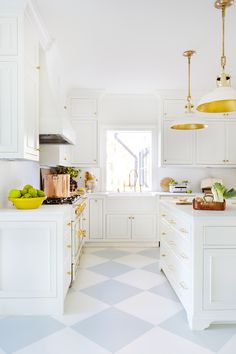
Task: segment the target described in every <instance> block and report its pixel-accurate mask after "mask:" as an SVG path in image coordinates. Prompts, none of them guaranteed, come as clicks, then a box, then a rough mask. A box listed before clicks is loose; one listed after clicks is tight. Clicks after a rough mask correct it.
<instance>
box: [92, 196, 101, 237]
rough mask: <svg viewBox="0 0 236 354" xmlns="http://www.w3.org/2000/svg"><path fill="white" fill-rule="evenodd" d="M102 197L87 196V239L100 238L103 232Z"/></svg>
mask: <svg viewBox="0 0 236 354" xmlns="http://www.w3.org/2000/svg"><path fill="white" fill-rule="evenodd" d="M103 204H104V200H103V198H96V197H95V198H89V239H90V240H101V239H103V238H104V234H103V218H104V214H103V211H104V210H103V209H104V206H103Z"/></svg>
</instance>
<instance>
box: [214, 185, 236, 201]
mask: <svg viewBox="0 0 236 354" xmlns="http://www.w3.org/2000/svg"><path fill="white" fill-rule="evenodd" d="M211 191H212V194H213V197H214V201H215V202H223V201H224V199H230V198H233V197H236V190H235V189H233V188H231V189H227V188H226V187H225V186H223V184H221V183H219V182H216V183H214V184H213V186H212V188H211Z"/></svg>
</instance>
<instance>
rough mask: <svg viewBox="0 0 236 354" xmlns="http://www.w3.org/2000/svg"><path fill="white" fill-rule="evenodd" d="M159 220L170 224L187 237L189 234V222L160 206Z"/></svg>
mask: <svg viewBox="0 0 236 354" xmlns="http://www.w3.org/2000/svg"><path fill="white" fill-rule="evenodd" d="M161 220H163V221H164V222H166V223H167V224H168V225H170V226H171V227H172V228H173V229H175V230H176V231H177V232H179V233H180V234H181V235H183V236H184V237H186V239H189V236H190V231H191V230H190V225H189V222H188V221H187V220H186V221H185V219H180V218H177V217H176V216H175V215H173V214H172V213H171V212H170V211H169V210H167V209H165V208H163V207H162V208H161Z"/></svg>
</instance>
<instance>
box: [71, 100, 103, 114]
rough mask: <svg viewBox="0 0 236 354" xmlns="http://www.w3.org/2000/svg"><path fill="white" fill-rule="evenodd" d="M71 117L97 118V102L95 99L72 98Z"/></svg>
mask: <svg viewBox="0 0 236 354" xmlns="http://www.w3.org/2000/svg"><path fill="white" fill-rule="evenodd" d="M71 116H72V118H73V117H78V118H96V116H97V100H96V99H95V98H79V97H76V98H71Z"/></svg>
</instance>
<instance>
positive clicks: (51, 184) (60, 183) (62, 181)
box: [43, 174, 70, 198]
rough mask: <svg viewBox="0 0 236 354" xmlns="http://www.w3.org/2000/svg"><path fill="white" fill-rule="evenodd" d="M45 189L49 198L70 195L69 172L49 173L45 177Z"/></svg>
mask: <svg viewBox="0 0 236 354" xmlns="http://www.w3.org/2000/svg"><path fill="white" fill-rule="evenodd" d="M43 189H44V192H45V194H46V196H47V197H49V198H65V197H69V196H70V175H69V174H60V175H57V174H48V175H45V176H44V178H43Z"/></svg>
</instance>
